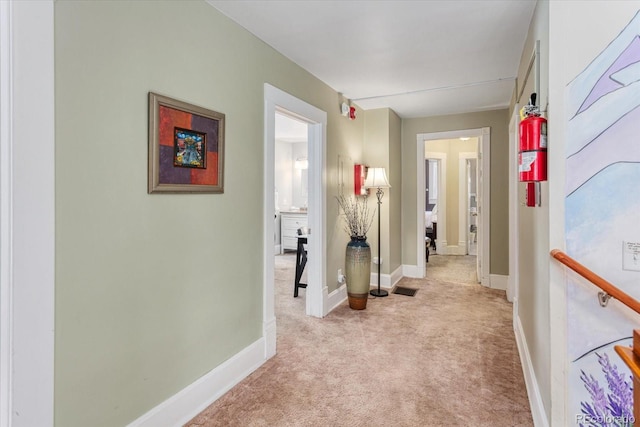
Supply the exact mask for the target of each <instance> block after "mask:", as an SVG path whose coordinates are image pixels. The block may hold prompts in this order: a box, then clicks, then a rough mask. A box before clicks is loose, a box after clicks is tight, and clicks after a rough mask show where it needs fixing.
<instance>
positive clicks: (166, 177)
mask: <svg viewBox="0 0 640 427" xmlns="http://www.w3.org/2000/svg"><path fill="white" fill-rule="evenodd" d="M224 130H225V115H224V114H223V113H219V112H217V111H213V110H209V109H206V108H203V107H199V106H196V105H193V104H189V103H186V102H183V101H179V100H176V99H173V98H169V97H167V96H164V95H159V94H157V93H154V92H149V177H148V188H147V192H148V193H149V194H152V193H224Z"/></svg>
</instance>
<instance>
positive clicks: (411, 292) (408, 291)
mask: <svg viewBox="0 0 640 427" xmlns="http://www.w3.org/2000/svg"><path fill="white" fill-rule="evenodd" d="M416 292H418V290H417V289H413V288H405V287H403V286H396V288H395V289H394V290H393V293H394V294H398V295H406V296H408V297H412V296H415V294H416Z"/></svg>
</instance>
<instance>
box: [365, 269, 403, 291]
mask: <svg viewBox="0 0 640 427" xmlns="http://www.w3.org/2000/svg"><path fill="white" fill-rule="evenodd" d="M402 277H403V276H402V266H399V267H398V268H396V269H395V270H394V271H393V272H392V273H391V274H380V287H381V288H387V289H391V288H393V287H394V286H395V285H396V283H398V282H399V281H400V279H402ZM369 281H370V282H371V286H378V273H377V272H376V273H373V272H372V273H371V279H369Z"/></svg>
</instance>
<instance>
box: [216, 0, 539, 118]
mask: <svg viewBox="0 0 640 427" xmlns="http://www.w3.org/2000/svg"><path fill="white" fill-rule="evenodd" d="M207 1H208V3H209V4H211V5H212V6H213V7H215V8H216V9H218V10H220V11H221V12H222V13H224V14H225V15H227V16H229V17H230V18H231V19H233V20H234V21H236V22H237V23H238V24H240V25H241V26H243V27H244V28H246V29H247V30H249V31H250V32H251V33H253V34H255V35H256V36H257V37H259V38H260V39H262V40H263V41H265V42H266V43H267V44H269V45H270V46H272V47H273V48H274V49H276V50H277V51H279V52H281V53H282V54H283V55H285V56H286V57H288V58H289V59H291V60H292V61H293V62H295V63H297V64H298V65H300V66H301V67H302V68H304V69H306V70H307V71H309V72H310V73H311V74H313V75H315V76H316V77H318V78H319V79H320V80H322V81H323V82H325V83H326V84H328V85H329V86H330V87H332V88H333V89H334V90H336V91H337V92H340V93H342V94H343V95H344V97H346V98H347V99H350V100H352V101H353V102H355V103H356V104H357V105H359V106H360V107H361V108H363V109H365V110H368V109H373V108H385V107H387V108H391V109H393V110H394V111H396V112H397V113H398V114H399V115H400V116H401V117H403V118H410V117H424V116H433V115H441V114H453V113H463V112H471V111H483V110H492V109H497V108H504V107H507V106H508V105H509V101H510V99H511V95H512V91H513V88H514V84H515V77H516V73H517V70H518V65H519V62H520V55H521V53H522V49H523V46H524V41H525V38H526V35H527V30H528V28H529V23H530V21H531V17H532V15H533V10H534V8H535V3H536V1H535V0H429V1H426V0H422V1H420V0H413V1H402V0H397V1H384V0H378V1H364V0H361V1H357V0H306V1H304V0H248V1H225V0H207Z"/></svg>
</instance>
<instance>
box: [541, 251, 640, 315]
mask: <svg viewBox="0 0 640 427" xmlns="http://www.w3.org/2000/svg"><path fill="white" fill-rule="evenodd" d="M551 256H552V257H554V258H555V259H557V260H558V261H560V262H561V263H562V264H564V265H566V266H567V267H569V268H570V269H571V270H573V271H575V272H576V273H578V274H579V275H581V276H582V277H584V278H585V279H587V280H588V281H590V282H591V283H593V284H594V285H596V286H597V287H599V288H600V289H602V292H599V293H598V300H599V302H600V305H601V306H603V307H606V306H607V303H608V302H609V299H610V298H615V299H617V300H618V301H620V302H621V303H623V304H624V305H626V306H627V307H629V308H630V309H631V310H633V311H635V312H636V313H640V302H638V301H637V300H636V299H634V298H633V297H632V296H630V295H629V294H626V293H625V292H623V291H621V290H620V289H619V288H617V287H615V286H614V285H613V284H611V283H610V282H608V281H607V280H605V279H603V278H602V277H600V276H598V275H597V274H596V273H594V272H593V271H591V270H589V269H588V268H587V267H585V266H584V265H582V264H580V263H579V262H578V261H576V260H575V259H573V258H571V257H570V256H569V255H567V254H565V253H564V252H562V251H560V250H558V249H554V250H552V251H551Z"/></svg>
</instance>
